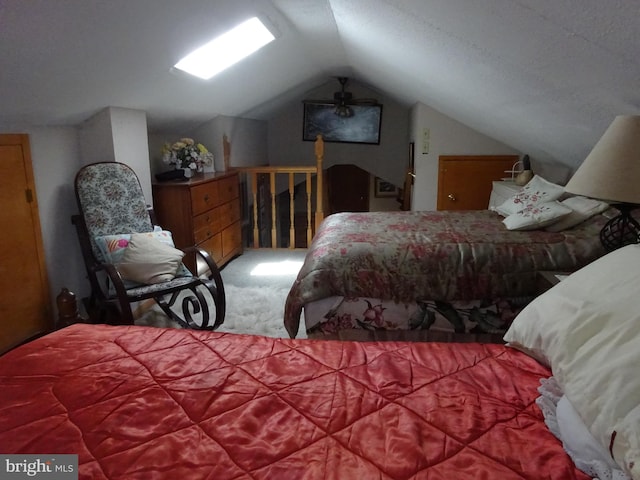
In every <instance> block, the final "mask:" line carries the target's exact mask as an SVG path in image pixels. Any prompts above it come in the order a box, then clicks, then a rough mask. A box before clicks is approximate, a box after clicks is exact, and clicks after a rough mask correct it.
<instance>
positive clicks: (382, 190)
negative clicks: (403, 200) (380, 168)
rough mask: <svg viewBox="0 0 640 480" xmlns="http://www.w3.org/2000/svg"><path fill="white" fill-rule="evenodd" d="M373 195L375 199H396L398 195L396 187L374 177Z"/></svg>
mask: <svg viewBox="0 0 640 480" xmlns="http://www.w3.org/2000/svg"><path fill="white" fill-rule="evenodd" d="M374 195H375V196H376V197H396V196H397V195H398V187H396V186H395V185H394V184H393V183H389V182H387V181H385V180H382V179H381V178H380V177H376V182H375V190H374Z"/></svg>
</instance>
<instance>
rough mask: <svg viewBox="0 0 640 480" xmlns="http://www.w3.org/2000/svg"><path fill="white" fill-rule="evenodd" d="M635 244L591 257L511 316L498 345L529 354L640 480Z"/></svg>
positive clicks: (638, 248)
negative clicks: (543, 364)
mask: <svg viewBox="0 0 640 480" xmlns="http://www.w3.org/2000/svg"><path fill="white" fill-rule="evenodd" d="M638 272H640V245H629V246H626V247H623V248H620V249H618V250H615V251H614V252H611V253H609V254H608V255H606V256H604V257H602V258H600V259H598V260H596V261H595V262H593V263H591V264H589V265H587V266H586V267H584V268H583V269H581V270H579V271H578V272H576V273H574V274H572V275H570V276H569V277H567V278H566V279H565V280H563V281H561V282H560V283H558V284H557V285H556V286H555V287H553V288H551V289H550V290H548V291H547V292H545V293H544V294H542V295H541V296H539V297H538V298H537V299H535V300H534V301H533V302H531V303H530V304H529V305H527V306H526V307H525V308H524V310H522V312H521V313H520V314H519V315H518V316H517V317H516V318H515V320H514V321H513V323H512V325H511V327H510V328H509V330H508V331H507V333H506V334H505V336H504V340H505V341H506V342H509V343H510V344H512V345H514V346H516V347H517V348H519V349H521V350H523V351H525V352H526V351H531V352H532V353H533V354H534V355H535V356H536V357H537V358H541V359H543V361H545V362H546V363H547V364H548V365H550V366H551V369H552V370H553V374H554V376H555V378H556V379H557V380H558V383H559V384H560V385H561V386H562V389H563V391H564V392H565V395H566V396H567V398H568V399H569V401H570V402H571V404H572V405H573V406H574V408H575V410H576V411H577V412H578V414H579V415H580V417H581V418H582V419H583V420H584V423H585V425H586V426H587V427H588V428H589V430H590V432H591V434H592V435H593V436H594V437H595V438H596V439H597V440H598V442H599V443H600V445H602V446H604V447H605V448H606V449H607V451H610V452H611V454H612V456H613V459H614V460H615V461H616V463H617V464H618V465H620V467H621V468H622V469H623V470H624V471H625V472H626V473H627V474H630V475H631V476H632V477H633V478H640V429H639V428H638V425H640V375H639V374H638V366H639V365H640V309H638V298H637V297H638V277H639V273H638Z"/></svg>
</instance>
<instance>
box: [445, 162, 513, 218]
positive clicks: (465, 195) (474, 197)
mask: <svg viewBox="0 0 640 480" xmlns="http://www.w3.org/2000/svg"><path fill="white" fill-rule="evenodd" d="M518 160H519V157H518V156H517V155H462V156H460V155H441V156H440V158H439V164H438V167H439V168H438V204H437V207H438V210H486V209H487V208H488V206H489V197H490V196H491V186H492V182H493V181H494V180H500V179H501V178H504V177H506V176H510V174H506V173H505V170H511V169H512V167H513V164H514V163H516V162H517V161H518Z"/></svg>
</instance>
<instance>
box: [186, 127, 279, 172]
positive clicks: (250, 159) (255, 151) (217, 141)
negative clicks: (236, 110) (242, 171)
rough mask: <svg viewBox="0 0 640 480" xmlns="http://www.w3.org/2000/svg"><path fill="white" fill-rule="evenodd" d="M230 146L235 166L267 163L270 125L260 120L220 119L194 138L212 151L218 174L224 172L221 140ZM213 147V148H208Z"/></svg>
mask: <svg viewBox="0 0 640 480" xmlns="http://www.w3.org/2000/svg"><path fill="white" fill-rule="evenodd" d="M223 135H226V136H227V139H228V141H229V142H230V143H231V155H230V157H229V164H230V166H232V167H247V166H251V165H266V164H268V161H269V159H268V154H267V124H266V122H264V121H261V120H253V119H250V118H238V117H228V116H219V117H216V118H214V119H213V120H211V121H209V122H207V123H205V124H203V125H201V126H200V127H198V128H197V129H196V130H195V131H194V138H196V137H197V138H198V139H199V141H201V142H202V143H204V145H206V146H207V148H208V149H209V150H211V151H212V152H213V155H214V159H215V160H214V161H215V166H216V171H223V170H224V155H223V153H224V152H223V146H222V137H223ZM209 145H211V147H210V146H209Z"/></svg>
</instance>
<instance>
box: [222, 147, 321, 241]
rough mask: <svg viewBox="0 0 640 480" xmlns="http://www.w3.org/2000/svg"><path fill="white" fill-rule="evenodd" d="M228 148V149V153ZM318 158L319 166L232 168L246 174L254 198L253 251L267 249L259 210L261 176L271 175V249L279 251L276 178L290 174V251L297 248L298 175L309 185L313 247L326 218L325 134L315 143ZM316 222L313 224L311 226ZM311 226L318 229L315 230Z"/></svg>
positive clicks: (309, 235)
mask: <svg viewBox="0 0 640 480" xmlns="http://www.w3.org/2000/svg"><path fill="white" fill-rule="evenodd" d="M226 151H227V149H225V153H226ZM315 157H316V164H315V165H314V166H288V167H287V166H271V165H265V166H256V167H232V168H233V169H234V170H237V171H239V172H243V173H246V174H247V175H248V176H249V180H250V182H251V195H252V199H253V248H265V247H262V246H261V245H260V227H259V225H258V210H259V202H260V200H261V198H259V196H258V175H261V174H267V175H269V190H270V197H271V248H273V249H275V248H278V241H277V240H278V232H277V218H278V212H277V208H276V197H277V191H276V175H288V190H289V220H290V226H289V248H295V202H294V190H295V178H294V177H295V175H296V174H304V175H305V186H306V214H307V215H306V217H307V228H306V239H307V246H309V245H310V244H311V240H312V238H313V232H314V231H317V228H318V226H319V225H320V223H321V222H322V220H323V219H324V210H323V182H322V161H323V157H324V142H323V140H322V135H318V136H317V138H316V141H315ZM314 174H315V175H316V202H315V203H316V210H315V212H313V208H312V196H313V188H312V183H311V178H312V175H314ZM312 220H313V222H314V223H313V224H312ZM312 225H314V227H315V228H313V229H312Z"/></svg>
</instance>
